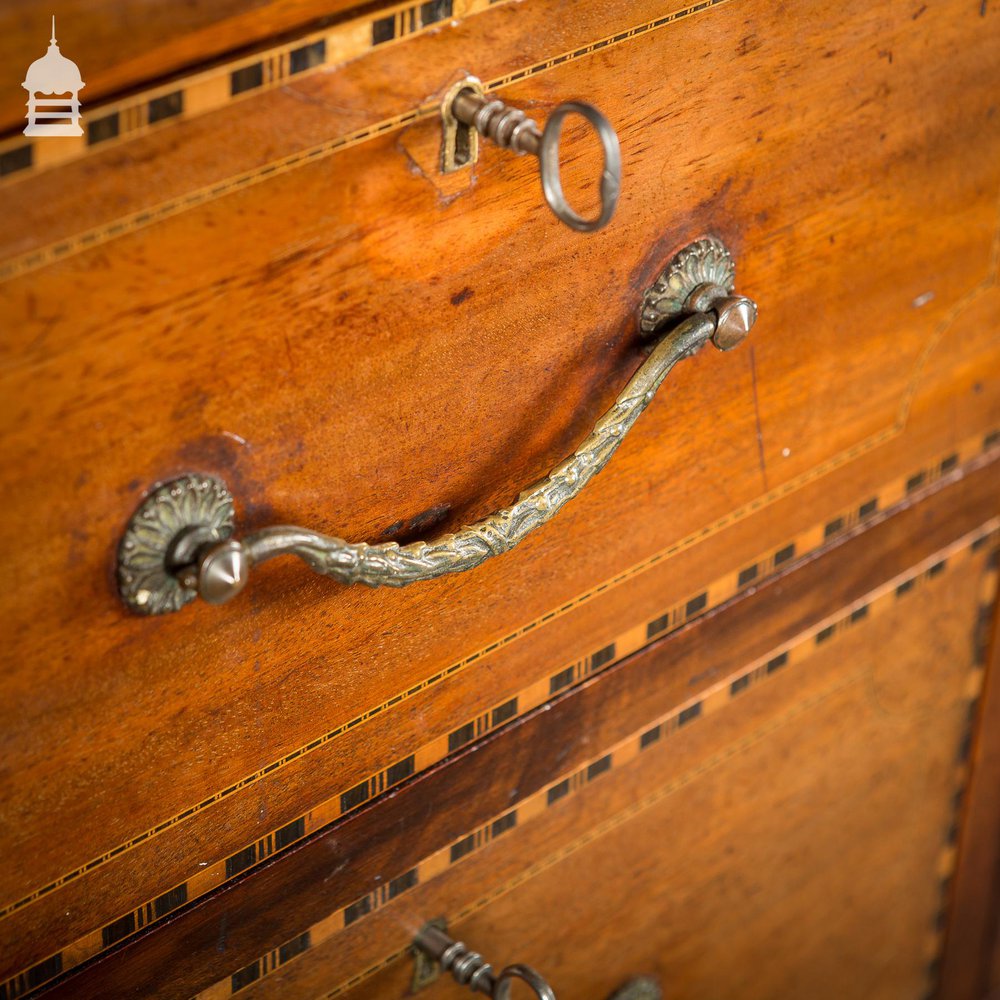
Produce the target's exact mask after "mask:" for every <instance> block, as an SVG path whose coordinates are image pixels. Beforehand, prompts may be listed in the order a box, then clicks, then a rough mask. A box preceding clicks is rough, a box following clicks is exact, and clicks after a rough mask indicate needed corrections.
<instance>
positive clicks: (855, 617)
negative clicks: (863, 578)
mask: <svg viewBox="0 0 1000 1000" xmlns="http://www.w3.org/2000/svg"><path fill="white" fill-rule="evenodd" d="M867 617H868V605H867V604H863V605H862V606H861V607H860V608H855V609H854V610H853V611H852V612H851V621H852V622H859V621H861V619H862V618H867Z"/></svg>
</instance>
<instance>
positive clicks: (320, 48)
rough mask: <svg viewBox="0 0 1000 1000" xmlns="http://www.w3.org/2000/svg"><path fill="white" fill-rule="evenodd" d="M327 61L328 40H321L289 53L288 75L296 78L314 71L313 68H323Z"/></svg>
mask: <svg viewBox="0 0 1000 1000" xmlns="http://www.w3.org/2000/svg"><path fill="white" fill-rule="evenodd" d="M325 61H326V39H325V38H321V39H320V40H319V41H318V42H313V43H312V44H311V45H303V46H302V47H301V48H298V49H292V51H291V52H289V53H288V73H289V75H290V76H294V74H296V73H302V72H305V70H307V69H312V68H313V66H322V65H323V63H324V62H325Z"/></svg>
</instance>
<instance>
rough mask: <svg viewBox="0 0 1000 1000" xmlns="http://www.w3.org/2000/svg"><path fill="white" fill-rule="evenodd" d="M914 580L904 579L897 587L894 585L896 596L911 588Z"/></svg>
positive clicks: (900, 595)
mask: <svg viewBox="0 0 1000 1000" xmlns="http://www.w3.org/2000/svg"><path fill="white" fill-rule="evenodd" d="M915 582H916V581H914V580H904V581H903V582H902V583H901V584H899V586H898V587H896V596H897V597H902V596H903V594H905V593H907V592H909V591H911V590H913V587H914V584H915Z"/></svg>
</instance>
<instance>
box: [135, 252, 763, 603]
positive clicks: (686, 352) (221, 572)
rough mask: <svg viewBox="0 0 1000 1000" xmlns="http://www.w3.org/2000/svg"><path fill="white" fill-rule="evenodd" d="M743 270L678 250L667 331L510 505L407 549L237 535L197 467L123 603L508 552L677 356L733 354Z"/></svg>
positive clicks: (568, 488) (651, 328)
mask: <svg viewBox="0 0 1000 1000" xmlns="http://www.w3.org/2000/svg"><path fill="white" fill-rule="evenodd" d="M734 277H735V269H734V266H733V261H732V258H731V257H730V255H729V252H728V251H727V250H726V248H725V246H723V244H722V243H721V242H720V241H719V240H717V239H714V238H708V239H704V240H699V241H698V242H697V243H693V244H691V245H690V246H688V247H686V248H685V249H684V250H682V251H681V252H680V253H679V254H677V256H676V257H674V259H673V260H672V261H671V262H670V264H669V265H668V266H667V268H666V270H665V271H664V272H663V273H662V274H661V275H660V277H659V278H658V279H657V280H656V282H655V283H654V284H653V285H652V286H651V287H650V288H649V289H648V290H647V292H646V294H645V296H644V298H643V304H642V308H641V312H640V317H639V328H640V332H641V333H642V334H643V335H645V336H647V337H659V339H658V340H657V341H656V343H655V344H654V346H653V349H652V351H651V352H650V354H649V356H648V357H647V358H646V360H645V361H644V362H643V363H642V365H641V366H640V367H639V370H638V371H637V372H636V373H635V375H633V376H632V378H631V379H629V382H628V384H627V385H626V386H625V388H624V390H623V391H622V393H621V394H620V395H619V396H618V398H617V399H616V400H615V402H614V405H613V406H612V407H611V409H610V410H608V412H607V413H605V414H604V416H603V417H601V418H600V419H599V420H598V421H597V423H596V424H595V425H594V429H593V430H592V431H591V432H590V434H588V435H587V437H586V439H585V440H584V441H583V443H582V444H581V445H580V447H579V448H577V450H576V451H575V452H574V453H573V454H572V455H570V457H569V458H567V459H565V461H563V462H560V463H559V465H557V466H556V467H555V468H554V469H553V470H552V471H551V472H550V473H549V474H548V475H547V476H546V477H545V478H544V479H542V480H541V481H540V482H538V483H536V484H535V485H534V486H531V487H529V488H528V489H526V490H525V491H524V492H523V493H521V495H520V496H519V497H518V498H517V500H516V501H515V502H514V503H513V504H512V505H511V506H509V507H505V508H503V509H502V510H498V511H497V512H496V513H495V514H491V515H490V516H489V517H486V518H484V519H483V520H481V521H477V522H476V523H475V524H472V525H469V526H467V527H464V528H462V529H461V530H459V531H457V532H455V533H454V534H446V535H441V536H440V537H438V538H434V539H431V540H430V541H425V542H411V543H409V544H408V545H399V544H397V543H396V542H385V543H382V544H378V545H370V544H368V543H367V542H345V541H343V540H342V539H340V538H333V537H330V536H329V535H322V534H320V533H319V532H316V531H310V530H309V529H308V528H298V527H292V526H285V525H281V526H275V527H270V528H263V529H262V530H260V531H257V532H255V533H253V534H251V535H247V536H246V537H245V538H244V539H242V541H238V540H236V539H233V538H231V537H230V536H231V534H232V531H233V525H234V518H233V498H232V496H231V495H230V493H229V490H228V489H227V487H226V485H225V483H223V482H222V481H221V480H220V479H217V478H215V477H214V476H209V475H199V474H194V473H189V474H187V475H184V476H181V477H180V478H178V479H174V480H171V481H170V482H167V483H163V484H161V485H159V486H157V487H155V488H154V489H153V490H152V491H151V492H150V494H149V495H148V496H147V497H146V499H145V500H144V501H143V503H142V504H141V505H140V506H139V509H138V510H137V511H136V512H135V514H134V515H133V516H132V518H131V520H130V521H129V523H128V526H127V528H126V530H125V534H124V536H123V538H122V540H121V543H120V545H119V549H118V583H119V590H120V593H121V597H122V600H123V601H124V602H125V604H126V605H127V606H128V607H129V608H130V609H132V610H133V611H137V612H139V613H142V614H165V613H167V612H171V611H177V610H179V609H180V608H182V607H183V606H184V605H185V604H187V603H188V601H191V600H193V599H194V598H195V597H196V596H199V595H200V596H201V597H202V598H204V599H205V600H206V601H208V602H209V603H210V604H222V603H224V602H225V601H228V600H230V599H231V598H233V597H235V596H236V595H237V594H238V593H239V592H240V591H241V590H242V589H243V588H244V587H245V586H246V583H247V579H248V575H249V572H250V568H251V567H252V566H254V565H256V564H258V563H262V562H264V561H265V560H267V559H272V558H274V557H275V556H281V555H294V556H298V557H299V558H300V559H302V560H303V561H304V562H305V563H306V564H307V565H308V566H309V567H310V568H311V569H313V570H315V571H316V572H317V573H322V574H323V575H325V576H330V577H333V579H335V580H337V581H339V582H340V583H363V584H367V585H368V586H369V587H380V586H387V587H403V586H406V585H407V584H410V583H416V582H417V581H419V580H431V579H433V578H434V577H437V576H442V575H443V574H445V573H460V572H463V571H465V570H470V569H474V568H475V567H476V566H478V565H480V563H483V562H485V561H486V560H487V559H489V558H491V557H492V556H496V555H500V554H502V553H504V552H507V551H509V550H510V549H512V548H514V546H515V545H517V544H518V543H519V542H521V541H522V540H523V539H524V538H525V537H527V535H529V534H530V533H531V532H532V531H534V530H535V529H536V528H538V527H540V526H541V525H543V524H545V523H546V522H547V521H549V520H551V518H552V517H553V516H554V515H555V514H556V513H557V512H558V511H559V510H560V509H561V508H562V507H563V505H564V504H566V503H567V502H568V501H570V500H572V499H573V497H575V496H576V495H577V494H578V493H580V491H581V490H582V489H583V488H584V487H585V486H586V485H587V483H589V482H590V480H591V479H593V477H594V476H596V475H597V473H598V472H600V471H601V469H603V468H604V466H605V465H606V464H607V463H608V460H609V459H610V458H611V456H612V455H613V454H614V453H615V450H616V449H617V448H618V445H619V444H620V443H621V440H622V438H623V437H624V436H625V434H626V433H627V432H628V430H629V428H630V427H631V426H632V425H633V424H634V423H635V422H636V420H637V419H638V418H639V415H640V414H641V413H642V411H643V410H645V408H646V407H647V406H648V405H649V403H650V401H651V400H652V398H653V395H654V394H655V392H656V390H657V389H658V388H659V386H660V384H661V383H662V382H663V380H664V379H665V378H666V376H667V374H668V373H669V372H670V370H671V369H672V368H673V367H674V365H676V364H677V362H678V361H681V360H682V359H683V358H687V357H690V356H691V355H693V354H695V353H697V352H698V351H699V350H700V349H701V348H702V347H703V346H704V345H705V344H706V343H707V342H708V341H709V340H711V341H712V343H713V344H714V345H715V346H716V347H717V348H719V349H720V350H723V351H728V350H730V349H731V348H733V347H735V346H736V345H737V344H739V343H740V342H741V341H742V340H743V339H744V338H745V337H746V335H747V334H748V333H749V331H750V328H751V327H752V326H753V324H754V321H755V319H756V316H757V307H756V306H755V305H754V303H753V302H752V301H751V300H750V299H747V298H744V297H742V296H734V295H733V294H732V291H733V281H734ZM663 331H667V332H665V333H664V332H663Z"/></svg>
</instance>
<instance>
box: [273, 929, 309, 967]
mask: <svg viewBox="0 0 1000 1000" xmlns="http://www.w3.org/2000/svg"><path fill="white" fill-rule="evenodd" d="M309 944H310V940H309V931H305V932H304V933H302V934H300V935H299V936H298V937H296V938H292V940H291V941H286V942H285V943H284V944H283V945H282V946H281V947H280V948H279V949H278V964H279V965H284V964H285V962H287V961H288V960H289V959H292V958H295V956H296V955H301V954H302V952H304V951H308V950H309Z"/></svg>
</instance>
